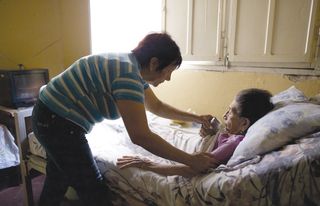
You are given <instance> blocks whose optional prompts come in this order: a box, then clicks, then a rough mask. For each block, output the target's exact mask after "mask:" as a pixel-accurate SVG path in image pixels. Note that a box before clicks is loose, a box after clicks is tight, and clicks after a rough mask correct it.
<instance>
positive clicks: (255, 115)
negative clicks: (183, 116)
mask: <svg viewBox="0 0 320 206" xmlns="http://www.w3.org/2000/svg"><path fill="white" fill-rule="evenodd" d="M271 96H272V95H271V93H270V92H269V91H266V90H262V89H256V88H251V89H245V90H242V91H240V92H239V93H238V94H237V95H236V96H235V98H234V100H233V101H232V102H231V104H230V106H229V108H228V110H227V111H226V112H225V114H224V115H223V120H224V128H223V130H221V131H220V132H219V133H217V134H216V140H215V142H214V146H213V148H212V150H211V154H213V157H214V159H215V166H214V167H213V168H215V167H218V166H219V165H220V164H225V163H227V162H228V160H229V159H230V158H231V156H232V154H233V152H234V150H235V149H236V147H237V146H238V144H239V143H240V142H241V141H242V140H243V138H245V134H246V132H247V130H248V128H249V127H250V126H251V125H252V124H253V123H255V122H256V121H257V120H258V119H260V118H261V117H263V116H264V115H265V114H267V113H268V112H269V111H271V110H272V109H273V108H274V105H273V104H272V103H271V101H270V98H271ZM216 131H217V130H215V129H205V128H204V127H202V128H201V130H200V135H201V136H202V137H206V136H208V135H214V133H215V132H216ZM117 165H118V166H119V168H127V167H139V168H142V169H144V170H149V171H153V172H155V173H158V174H161V175H165V176H171V175H180V176H184V177H192V176H195V175H197V174H198V172H197V171H195V170H193V169H192V168H191V167H189V166H187V165H184V164H175V165H171V164H170V165H168V164H159V163H155V162H153V161H151V160H149V159H146V158H140V157H134V156H124V157H122V158H119V159H118V161H117Z"/></svg>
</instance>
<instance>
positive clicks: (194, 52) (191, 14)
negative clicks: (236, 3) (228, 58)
mask: <svg viewBox="0 0 320 206" xmlns="http://www.w3.org/2000/svg"><path fill="white" fill-rule="evenodd" d="M165 8H166V9H165V30H166V31H167V32H168V33H169V34H171V35H172V37H173V39H174V40H176V41H177V43H178V45H179V46H180V49H181V53H182V55H183V58H184V60H188V61H213V62H214V61H218V60H219V59H221V51H220V49H221V45H220V44H221V41H220V39H221V16H222V13H221V9H222V1H219V0H210V1H208V0H167V1H166V5H165Z"/></svg>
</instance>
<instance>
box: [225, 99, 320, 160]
mask: <svg viewBox="0 0 320 206" xmlns="http://www.w3.org/2000/svg"><path fill="white" fill-rule="evenodd" d="M319 130H320V105H316V104H311V103H292V104H289V105H286V106H284V107H282V108H280V109H277V110H274V111H271V112H270V113H268V114H266V115H265V116H264V117H262V118H261V119H259V120H258V121H257V122H255V123H254V124H253V125H252V126H251V127H250V128H249V129H248V132H247V134H246V137H245V138H244V139H243V141H242V142H240V144H239V145H238V147H237V148H236V150H235V151H234V153H233V155H232V157H231V158H230V160H229V161H228V163H227V165H235V164H237V163H240V162H243V161H245V160H248V159H251V158H253V157H255V156H256V155H260V154H264V153H267V152H270V151H272V150H274V149H277V148H279V147H282V146H284V145H285V144H287V143H288V142H290V141H291V140H294V139H296V138H299V137H303V136H306V135H307V134H310V133H313V132H316V131H319Z"/></svg>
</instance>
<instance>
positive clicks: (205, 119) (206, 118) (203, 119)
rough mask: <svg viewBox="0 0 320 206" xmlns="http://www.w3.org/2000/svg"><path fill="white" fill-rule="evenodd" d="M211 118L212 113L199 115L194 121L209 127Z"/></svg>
mask: <svg viewBox="0 0 320 206" xmlns="http://www.w3.org/2000/svg"><path fill="white" fill-rule="evenodd" d="M212 118H213V116H212V115H210V114H208V115H199V116H198V118H197V119H196V121H195V122H197V123H199V124H201V125H202V127H205V128H209V127H210V120H211V119H212Z"/></svg>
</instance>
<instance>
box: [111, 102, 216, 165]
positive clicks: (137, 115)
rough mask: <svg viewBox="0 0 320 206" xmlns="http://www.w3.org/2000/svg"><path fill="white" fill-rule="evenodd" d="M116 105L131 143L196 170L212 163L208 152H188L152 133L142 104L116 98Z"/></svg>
mask: <svg viewBox="0 0 320 206" xmlns="http://www.w3.org/2000/svg"><path fill="white" fill-rule="evenodd" d="M117 106H118V109H119V111H120V113H121V116H122V119H123V122H124V125H125V127H126V129H127V132H128V134H129V137H130V139H131V140H132V142H133V143H135V144H137V145H139V146H141V147H143V148H145V149H146V150H148V151H150V152H151V153H153V154H155V155H158V156H160V157H163V158H165V159H169V160H173V161H176V162H180V163H183V164H185V165H188V166H190V167H191V168H193V169H194V170H196V171H203V170H206V169H208V168H210V167H212V166H213V165H214V160H213V158H211V154H210V153H199V154H188V153H186V152H184V151H182V150H180V149H177V148H175V147H174V146H172V145H171V144H169V143H168V142H166V141H165V140H164V139H162V138H161V137H160V136H158V135H157V134H155V133H153V132H152V131H151V130H150V129H149V126H148V124H147V117H146V113H145V108H144V105H143V104H141V103H138V102H134V101H130V100H118V101H117Z"/></svg>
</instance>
